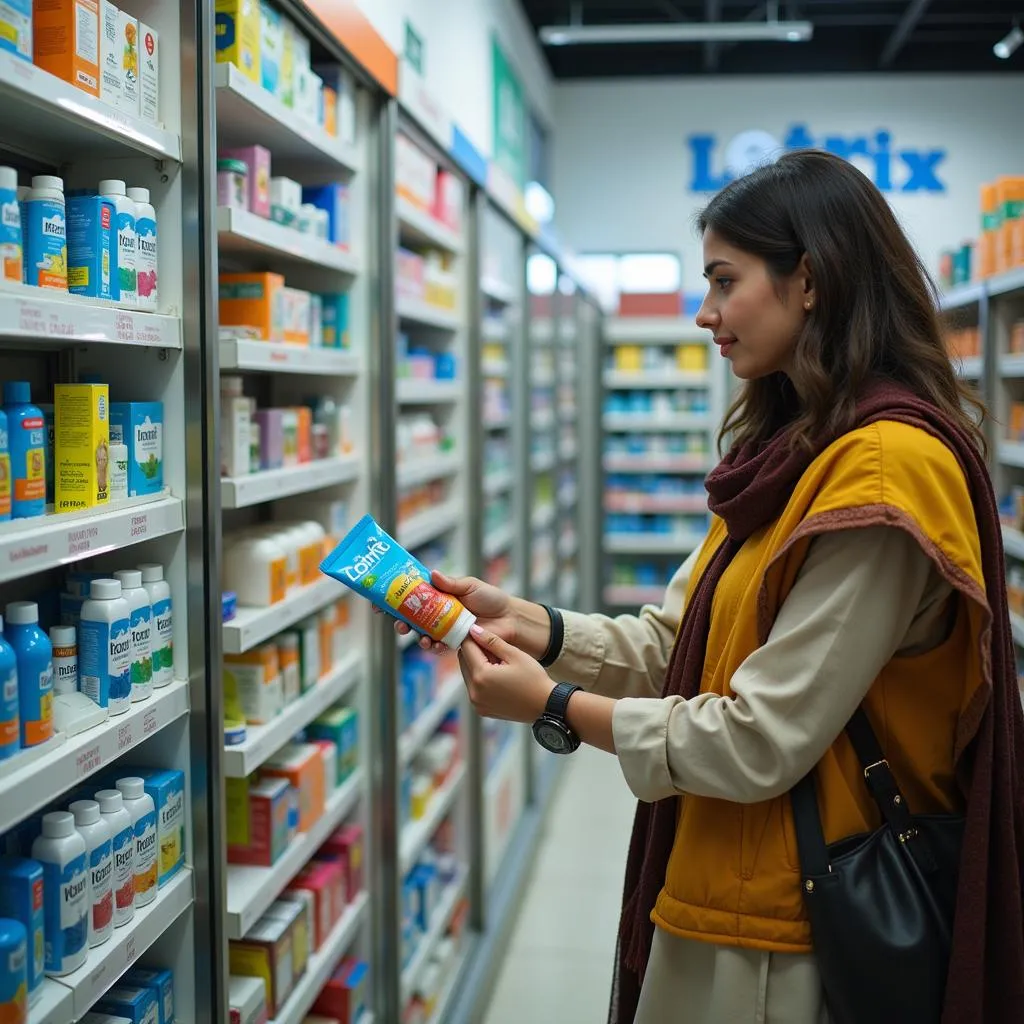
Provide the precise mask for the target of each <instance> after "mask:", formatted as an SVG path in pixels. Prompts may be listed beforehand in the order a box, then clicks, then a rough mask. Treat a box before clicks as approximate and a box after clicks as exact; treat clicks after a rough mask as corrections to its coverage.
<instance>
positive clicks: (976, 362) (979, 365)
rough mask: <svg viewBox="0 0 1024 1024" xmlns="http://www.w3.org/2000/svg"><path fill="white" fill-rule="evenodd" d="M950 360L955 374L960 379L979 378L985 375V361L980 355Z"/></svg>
mask: <svg viewBox="0 0 1024 1024" xmlns="http://www.w3.org/2000/svg"><path fill="white" fill-rule="evenodd" d="M952 362H953V369H954V370H955V371H956V375H957V376H958V377H960V378H961V379H962V380H981V378H982V377H983V376H984V375H985V363H984V360H983V359H982V358H981V356H966V357H964V358H959V357H956V358H954V359H953V360H952Z"/></svg>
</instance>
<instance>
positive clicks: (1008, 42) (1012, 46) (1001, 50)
mask: <svg viewBox="0 0 1024 1024" xmlns="http://www.w3.org/2000/svg"><path fill="white" fill-rule="evenodd" d="M1021 43H1024V32H1022V31H1021V27H1020V25H1014V26H1013V28H1011V29H1010V31H1009V32H1007V33H1006V35H1005V36H1003V38H1002V39H1000V40H999V42H998V43H996V44H995V46H993V47H992V52H993V53H994V54H995V55H996V56H997V57H998V58H999V59H1000V60H1009V59H1010V58H1011V57H1012V56H1013V55H1014V53H1016V52H1017V50H1018V49H1019V48H1020V44H1021Z"/></svg>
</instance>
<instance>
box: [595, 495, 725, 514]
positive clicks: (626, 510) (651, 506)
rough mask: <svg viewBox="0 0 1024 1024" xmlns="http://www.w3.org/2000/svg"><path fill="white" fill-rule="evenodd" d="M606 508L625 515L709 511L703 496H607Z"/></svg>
mask: <svg viewBox="0 0 1024 1024" xmlns="http://www.w3.org/2000/svg"><path fill="white" fill-rule="evenodd" d="M604 507H605V511H607V512H620V513H623V514H625V515H630V514H632V515H644V514H649V515H702V514H703V513H705V512H707V510H708V499H707V497H706V496H705V495H703V494H696V495H689V494H666V495H662V496H660V497H659V496H658V495H655V494H651V495H639V494H636V495H633V494H606V495H605V497H604Z"/></svg>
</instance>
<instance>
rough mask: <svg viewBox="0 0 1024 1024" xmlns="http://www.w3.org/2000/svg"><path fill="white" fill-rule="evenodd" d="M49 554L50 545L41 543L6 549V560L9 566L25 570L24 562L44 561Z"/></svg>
mask: <svg viewBox="0 0 1024 1024" xmlns="http://www.w3.org/2000/svg"><path fill="white" fill-rule="evenodd" d="M49 554H50V545H49V544H48V543H47V542H45V541H42V542H40V543H38V544H22V545H18V546H15V547H10V548H8V549H7V560H8V562H9V563H10V564H11V565H15V566H18V567H20V568H22V569H24V568H26V567H25V565H24V563H25V562H34V561H35V560H36V559H40V560H43V559H46V558H47V557H48V556H49Z"/></svg>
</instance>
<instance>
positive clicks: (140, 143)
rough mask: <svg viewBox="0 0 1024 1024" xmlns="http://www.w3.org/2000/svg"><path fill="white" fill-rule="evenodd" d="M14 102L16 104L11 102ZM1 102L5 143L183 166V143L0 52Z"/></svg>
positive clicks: (7, 53) (10, 54)
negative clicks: (134, 155)
mask: <svg viewBox="0 0 1024 1024" xmlns="http://www.w3.org/2000/svg"><path fill="white" fill-rule="evenodd" d="M11 101H13V102H11ZM0 104H2V106H3V118H2V123H3V126H4V132H3V134H4V137H5V141H7V142H13V141H15V138H16V137H19V138H21V137H24V138H27V139H29V140H31V143H32V150H33V151H34V152H38V151H39V150H38V149H37V147H38V146H39V145H40V144H42V143H45V144H46V151H47V152H51V153H57V152H60V153H63V154H64V159H67V158H69V156H70V155H71V154H73V153H76V152H78V153H81V152H85V151H87V152H88V153H89V155H90V156H95V157H110V156H119V157H124V156H127V155H129V154H130V153H145V154H146V155H147V156H152V157H156V159H158V160H172V161H174V162H175V163H180V162H181V139H180V138H179V137H178V136H177V135H175V134H173V133H172V132H168V131H165V130H164V129H163V128H158V127H156V126H155V125H151V124H147V123H145V122H144V121H141V120H139V118H137V117H131V116H129V115H128V114H124V113H122V112H121V111H119V110H114V109H113V107H110V106H108V105H107V104H106V103H102V102H101V101H100V100H99V99H98V98H96V97H95V96H90V95H89V94H88V93H86V92H83V91H82V90H81V89H78V88H76V87H75V86H74V85H72V84H71V83H70V82H65V81H63V79H60V78H57V77H56V76H55V75H51V74H50V73H49V72H48V71H44V70H43V69H42V68H37V67H36V66H35V65H34V64H31V63H30V62H29V61H27V60H22V59H20V58H19V57H15V56H14V54H12V53H9V52H7V51H3V52H0Z"/></svg>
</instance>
